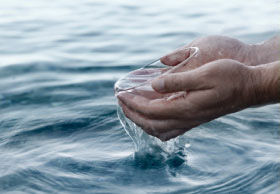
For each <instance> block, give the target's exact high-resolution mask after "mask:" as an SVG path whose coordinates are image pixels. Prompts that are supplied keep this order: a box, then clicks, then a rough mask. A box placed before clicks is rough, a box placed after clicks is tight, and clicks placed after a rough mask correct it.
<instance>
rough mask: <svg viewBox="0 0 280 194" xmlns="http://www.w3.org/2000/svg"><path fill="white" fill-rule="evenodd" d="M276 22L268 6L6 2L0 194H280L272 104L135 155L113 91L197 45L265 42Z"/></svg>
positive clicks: (263, 0) (260, 2)
mask: <svg viewBox="0 0 280 194" xmlns="http://www.w3.org/2000/svg"><path fill="white" fill-rule="evenodd" d="M275 18H279V2H278V1H274V0H254V1H243V0H236V1H224V0H212V1H205V0H196V1H189V0H181V1H159V0H142V1H131V0H121V1H111V0H110V1H109V0H84V1H78V0H57V1H47V0H28V1H22V0H2V1H1V5H0V29H1V30H0V193H5V194H6V193H11V194H14V193H28V194H29V193H110V194H111V193H112V194H123V193H135V194H142V193H197V194H203V193H206V194H209V193H210V194H211V193H215V194H216V193H221V194H224V193H234V194H240V193H242V194H246V193H248V194H252V193H257V194H263V193H265V194H278V193H280V191H279V185H280V182H279V171H280V161H279V155H280V141H279V137H280V136H279V135H280V134H279V125H280V123H279V115H280V108H279V104H275V105H269V106H264V107H260V108H252V109H246V110H244V111H241V112H238V113H235V114H230V115H226V116H224V117H221V118H219V119H216V120H214V121H212V122H209V123H206V124H204V125H201V126H199V127H197V128H194V129H192V130H190V131H188V132H187V133H185V134H184V135H183V136H181V137H180V138H179V139H178V142H177V140H176V141H174V144H173V143H172V144H171V146H170V148H171V149H170V150H169V147H168V146H169V145H168V144H169V142H168V143H167V145H166V147H165V144H163V145H162V143H161V142H158V143H159V146H157V145H155V146H154V147H155V149H153V150H151V151H149V152H144V151H143V152H137V149H138V148H137V147H136V148H135V146H134V143H133V141H132V139H131V138H130V137H129V135H128V134H127V133H126V132H125V129H124V127H123V126H122V125H121V123H120V121H119V118H118V114H117V106H118V104H117V100H116V98H115V96H114V89H113V88H114V83H115V82H116V81H117V80H118V79H120V78H121V77H123V76H124V75H125V74H127V73H128V72H130V71H133V70H136V69H139V68H140V67H142V66H143V64H147V63H149V62H150V61H152V60H154V59H156V58H158V57H160V56H162V55H164V54H166V53H168V52H170V51H172V50H174V49H176V48H178V47H181V46H183V45H185V44H187V43H189V42H191V41H193V40H194V39H196V38H198V37H201V36H206V35H211V34H222V35H226V36H232V37H235V38H238V39H239V40H241V41H244V42H246V43H257V42H261V41H264V40H266V39H268V38H270V37H272V36H273V35H275V34H278V32H279V27H280V24H278V23H279V22H280V20H276V19H275ZM139 131H140V132H141V130H138V132H139ZM136 135H139V136H141V135H142V136H145V134H136ZM148 138H149V137H148ZM136 139H138V140H139V139H141V141H142V137H140V138H138V137H137V138H136ZM143 139H144V140H145V138H143ZM148 141H150V140H148ZM152 142H153V143H155V142H157V139H156V140H152ZM186 143H189V144H190V145H191V146H190V147H187V148H184V147H183V146H184V145H185V144H186ZM137 145H142V146H143V145H146V144H143V143H140V144H137ZM147 145H149V143H147ZM173 145H176V146H173ZM151 147H153V146H151ZM148 148H149V147H148ZM165 148H167V149H165ZM145 149H146V148H145V147H144V150H145ZM139 150H140V147H139ZM180 152H181V153H180ZM158 153H159V154H158Z"/></svg>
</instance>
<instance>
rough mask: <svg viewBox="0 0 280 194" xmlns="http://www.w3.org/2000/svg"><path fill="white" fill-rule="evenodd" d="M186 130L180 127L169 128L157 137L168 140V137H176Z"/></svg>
mask: <svg viewBox="0 0 280 194" xmlns="http://www.w3.org/2000/svg"><path fill="white" fill-rule="evenodd" d="M186 131H187V130H182V129H176V130H171V131H168V132H166V133H162V134H160V135H159V137H158V138H159V139H160V140H161V141H168V140H170V139H173V138H176V137H178V136H179V135H182V134H184V133H185V132H186Z"/></svg>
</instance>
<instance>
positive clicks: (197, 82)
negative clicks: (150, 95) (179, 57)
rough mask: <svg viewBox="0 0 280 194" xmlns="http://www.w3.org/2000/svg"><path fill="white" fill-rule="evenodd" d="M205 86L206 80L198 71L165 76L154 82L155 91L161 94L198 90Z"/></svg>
mask: <svg viewBox="0 0 280 194" xmlns="http://www.w3.org/2000/svg"><path fill="white" fill-rule="evenodd" d="M204 86H205V83H204V80H203V79H201V77H200V76H199V73H198V72H197V70H191V71H187V72H181V73H171V74H168V75H163V76H160V77H158V78H156V79H154V80H153V82H152V87H153V89H154V90H155V91H157V92H160V93H171V92H179V91H191V90H198V89H202V88H204Z"/></svg>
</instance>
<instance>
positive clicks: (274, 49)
mask: <svg viewBox="0 0 280 194" xmlns="http://www.w3.org/2000/svg"><path fill="white" fill-rule="evenodd" d="M248 47H249V50H250V52H249V53H250V56H249V57H248V58H247V63H248V64H250V65H252V66H256V65H260V64H267V63H271V62H274V61H279V60H280V36H275V37H273V38H271V39H269V40H267V41H265V42H262V43H259V44H252V45H248Z"/></svg>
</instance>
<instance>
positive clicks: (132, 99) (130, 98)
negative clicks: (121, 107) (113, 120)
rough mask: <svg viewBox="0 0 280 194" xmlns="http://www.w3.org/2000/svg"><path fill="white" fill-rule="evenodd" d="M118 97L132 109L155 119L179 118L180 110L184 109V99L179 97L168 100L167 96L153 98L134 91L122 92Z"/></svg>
mask: <svg viewBox="0 0 280 194" xmlns="http://www.w3.org/2000/svg"><path fill="white" fill-rule="evenodd" d="M117 97H118V99H119V100H120V101H122V103H124V104H125V105H126V106H128V107H129V108H130V109H132V110H134V111H136V112H138V113H140V114H142V115H144V116H145V117H149V118H153V119H165V118H168V119H171V118H179V117H180V115H181V113H180V112H182V111H183V110H182V108H183V107H182V105H181V103H182V101H181V100H179V99H178V100H176V101H175V100H173V101H168V100H167V99H165V98H160V99H154V100H151V99H147V98H146V97H144V96H140V95H137V94H134V93H132V92H120V93H118V95H117Z"/></svg>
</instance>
